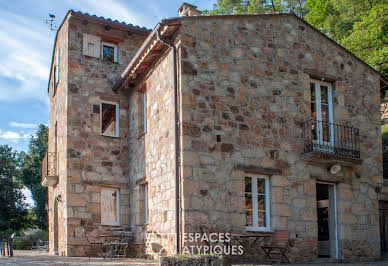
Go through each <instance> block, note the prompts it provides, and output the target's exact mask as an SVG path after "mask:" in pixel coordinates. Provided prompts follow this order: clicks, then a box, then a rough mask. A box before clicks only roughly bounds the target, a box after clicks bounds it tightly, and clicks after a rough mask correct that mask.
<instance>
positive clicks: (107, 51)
mask: <svg viewBox="0 0 388 266" xmlns="http://www.w3.org/2000/svg"><path fill="white" fill-rule="evenodd" d="M82 49H83V54H84V55H86V56H90V57H95V58H101V59H103V60H107V61H111V62H118V46H117V44H116V43H110V42H105V41H103V40H101V37H99V36H95V35H90V34H86V33H84V34H83V48H82Z"/></svg>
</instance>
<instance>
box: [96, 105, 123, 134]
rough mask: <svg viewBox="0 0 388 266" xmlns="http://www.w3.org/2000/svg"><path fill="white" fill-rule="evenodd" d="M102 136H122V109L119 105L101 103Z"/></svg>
mask: <svg viewBox="0 0 388 266" xmlns="http://www.w3.org/2000/svg"><path fill="white" fill-rule="evenodd" d="M100 110H101V111H100V120H101V121H100V124H101V135H104V136H110V137H119V136H120V121H119V118H120V109H119V104H118V103H113V102H105V101H102V102H101V103H100Z"/></svg>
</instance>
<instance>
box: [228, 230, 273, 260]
mask: <svg viewBox="0 0 388 266" xmlns="http://www.w3.org/2000/svg"><path fill="white" fill-rule="evenodd" d="M272 235H273V233H271V232H263V233H252V234H231V236H232V238H233V239H235V240H237V242H238V243H240V245H242V246H244V244H243V239H248V244H249V246H248V248H249V249H252V250H261V249H260V248H257V249H256V248H255V247H254V245H255V246H258V247H260V246H261V244H262V243H263V242H264V241H265V240H267V239H270V238H271V237H272ZM249 238H254V240H253V242H251V243H249ZM261 253H263V254H264V252H261ZM264 255H265V254H264Z"/></svg>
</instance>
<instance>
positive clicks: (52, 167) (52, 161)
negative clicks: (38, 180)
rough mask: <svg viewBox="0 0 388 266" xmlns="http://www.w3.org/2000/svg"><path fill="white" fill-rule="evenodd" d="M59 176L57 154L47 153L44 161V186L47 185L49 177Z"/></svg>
mask: <svg viewBox="0 0 388 266" xmlns="http://www.w3.org/2000/svg"><path fill="white" fill-rule="evenodd" d="M55 176H58V173H57V153H56V152H46V154H45V155H44V158H43V161H42V184H44V183H47V178H48V177H55Z"/></svg>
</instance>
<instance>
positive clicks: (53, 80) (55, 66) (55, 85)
mask: <svg viewBox="0 0 388 266" xmlns="http://www.w3.org/2000/svg"><path fill="white" fill-rule="evenodd" d="M56 75H57V65H56V64H55V65H54V67H53V76H52V78H51V81H52V85H51V87H52V88H51V90H52V93H51V96H52V97H54V96H55V93H56V91H57V85H58V84H57V82H56Z"/></svg>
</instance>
